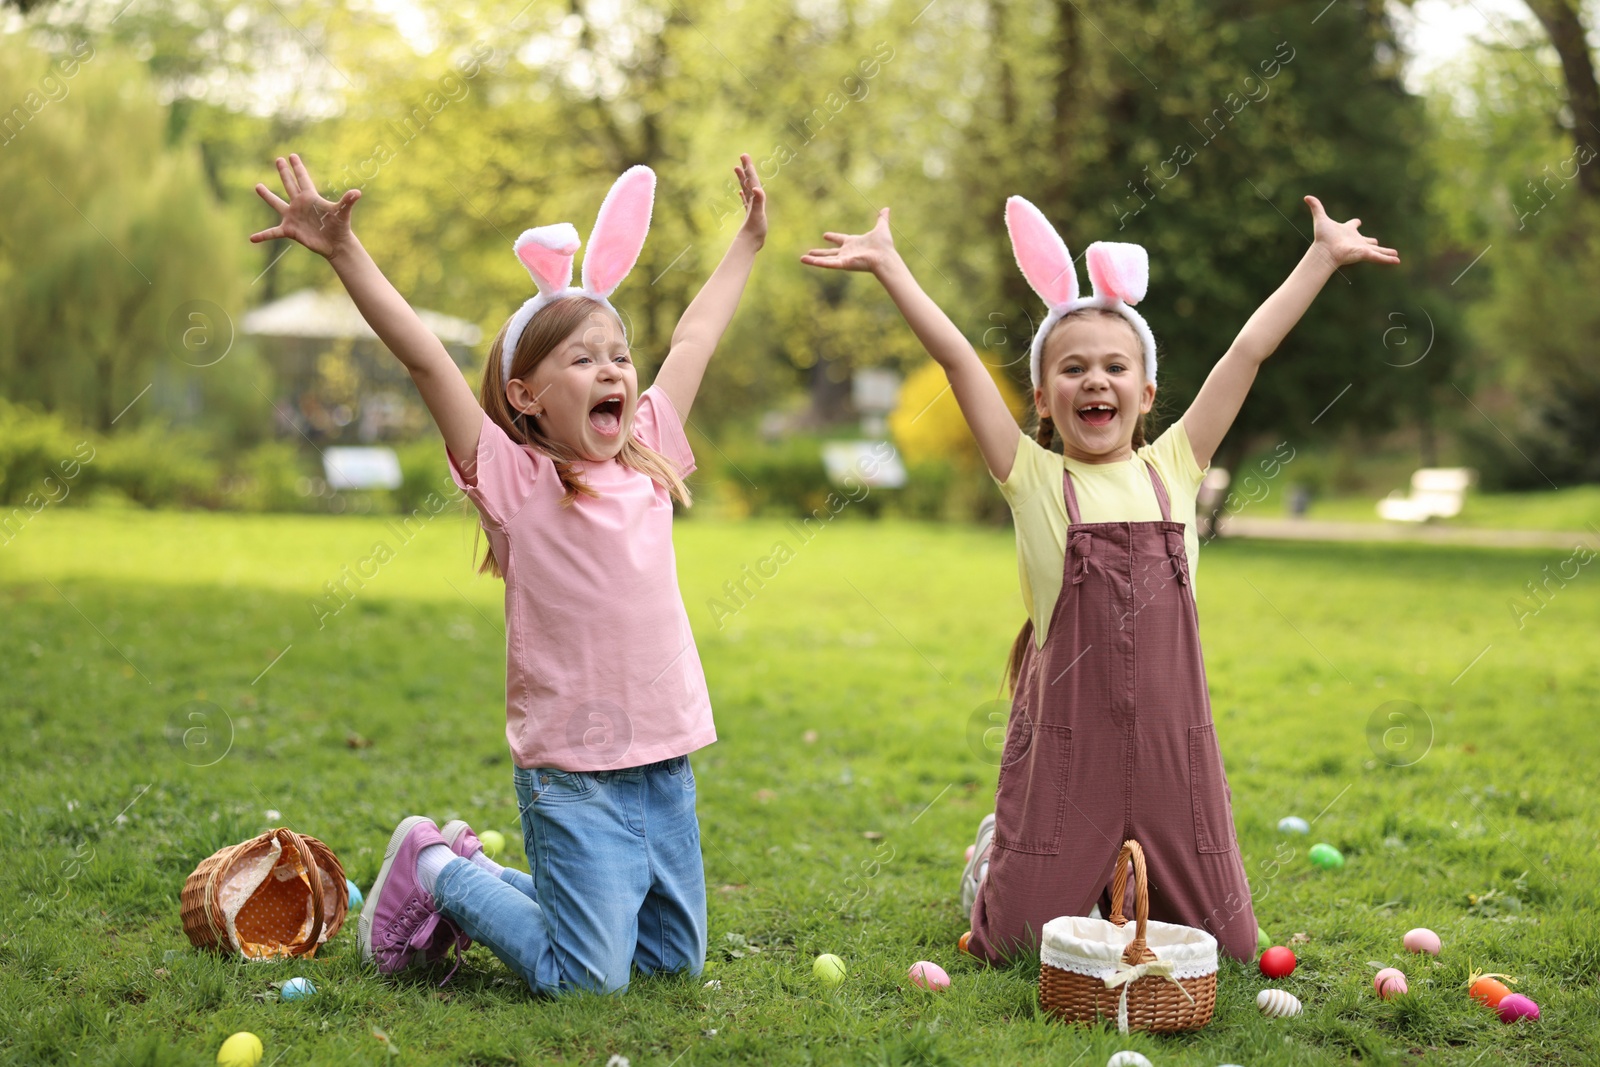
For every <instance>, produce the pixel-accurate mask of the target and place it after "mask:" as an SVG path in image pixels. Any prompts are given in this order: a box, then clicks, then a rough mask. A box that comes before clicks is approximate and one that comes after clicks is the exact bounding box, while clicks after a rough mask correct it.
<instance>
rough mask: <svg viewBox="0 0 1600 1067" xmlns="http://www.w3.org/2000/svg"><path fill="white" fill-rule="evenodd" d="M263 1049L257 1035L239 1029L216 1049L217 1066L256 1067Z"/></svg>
mask: <svg viewBox="0 0 1600 1067" xmlns="http://www.w3.org/2000/svg"><path fill="white" fill-rule="evenodd" d="M264 1051H265V1050H264V1049H263V1048H262V1047H261V1039H260V1038H259V1037H257V1036H256V1035H255V1034H252V1033H250V1032H249V1031H248V1030H241V1031H239V1032H238V1033H237V1034H234V1035H233V1036H232V1037H230V1038H228V1040H226V1041H224V1042H223V1043H222V1047H221V1048H219V1049H217V1067H256V1064H258V1063H260V1062H261V1056H262V1054H263V1052H264Z"/></svg>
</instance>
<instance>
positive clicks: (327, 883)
mask: <svg viewBox="0 0 1600 1067" xmlns="http://www.w3.org/2000/svg"><path fill="white" fill-rule="evenodd" d="M180 901H181V904H182V915H183V932H184V933H186V934H188V935H189V941H190V942H191V943H192V944H194V945H195V946H196V947H199V948H210V949H216V950H217V951H218V952H223V953H238V954H239V955H241V956H243V957H244V958H245V959H250V960H266V959H278V958H282V957H285V956H315V955H316V953H317V946H318V945H320V944H322V943H323V942H324V941H327V940H328V939H329V938H331V937H332V936H333V935H335V934H337V933H338V932H339V928H340V927H341V926H343V925H344V917H345V912H346V910H347V909H348V908H349V904H350V897H349V889H348V887H347V886H346V885H345V879H344V868H343V867H341V866H340V865H339V860H338V858H337V857H335V856H334V854H333V851H332V850H331V849H329V848H328V846H327V845H324V844H323V843H322V842H321V841H318V840H317V839H316V838H314V837H302V836H301V835H300V834H297V833H295V832H294V831H293V830H290V829H288V828H287V827H279V828H278V829H276V830H269V831H267V832H266V833H264V834H262V835H261V836H260V837H253V838H251V839H250V840H248V841H243V842H240V843H239V844H237V845H229V846H228V847H227V848H223V849H219V850H217V851H216V852H213V853H212V854H211V855H210V856H209V857H207V858H206V859H205V860H204V861H203V862H202V863H201V864H200V866H198V867H196V868H195V869H194V873H193V874H191V875H189V877H188V880H186V881H185V882H184V883H183V895H182V897H181V898H180Z"/></svg>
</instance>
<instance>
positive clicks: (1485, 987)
mask: <svg viewBox="0 0 1600 1067" xmlns="http://www.w3.org/2000/svg"><path fill="white" fill-rule="evenodd" d="M1467 992H1468V994H1469V995H1470V996H1471V997H1472V999H1473V1000H1476V1001H1477V1002H1478V1003H1479V1004H1482V1005H1484V1006H1485V1007H1490V1008H1497V1007H1499V1006H1500V1002H1501V1001H1502V1000H1504V999H1506V997H1508V996H1510V995H1511V990H1510V989H1507V988H1506V984H1505V983H1504V982H1502V981H1500V980H1499V979H1496V978H1480V979H1478V980H1477V981H1476V982H1473V983H1472V988H1471V989H1469V990H1468V991H1467Z"/></svg>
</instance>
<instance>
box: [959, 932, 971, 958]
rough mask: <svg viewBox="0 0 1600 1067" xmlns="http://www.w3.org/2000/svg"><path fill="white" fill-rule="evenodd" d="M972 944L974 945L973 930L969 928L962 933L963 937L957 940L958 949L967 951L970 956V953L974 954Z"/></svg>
mask: <svg viewBox="0 0 1600 1067" xmlns="http://www.w3.org/2000/svg"><path fill="white" fill-rule="evenodd" d="M971 945H972V931H971V930H968V931H967V932H966V933H964V934H962V935H961V939H960V940H959V941H957V942H956V951H957V952H965V953H966V954H967V955H969V956H970V955H972V948H971Z"/></svg>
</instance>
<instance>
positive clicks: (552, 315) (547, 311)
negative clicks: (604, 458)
mask: <svg viewBox="0 0 1600 1067" xmlns="http://www.w3.org/2000/svg"><path fill="white" fill-rule="evenodd" d="M597 312H604V313H606V314H613V313H612V312H611V310H610V309H609V308H607V307H606V306H605V305H604V304H602V303H600V302H599V301H598V300H594V299H592V298H590V297H587V296H579V295H573V296H564V297H561V298H560V299H558V300H552V301H551V302H550V303H548V304H546V305H545V306H544V307H542V308H540V309H539V310H538V312H537V313H535V314H534V316H533V318H531V319H530V320H528V325H527V326H526V327H525V328H524V329H523V331H522V336H521V337H519V338H517V347H516V351H514V352H512V353H511V377H512V378H526V377H527V376H528V375H530V374H532V373H533V371H534V368H536V367H537V366H538V365H539V364H540V363H542V362H544V359H545V357H546V356H548V355H550V353H551V352H554V351H555V350H556V347H557V346H558V345H560V344H561V342H562V341H565V340H566V339H567V338H568V337H570V336H572V333H573V331H574V330H576V329H578V327H580V326H582V325H583V324H584V322H585V321H586V320H588V318H589V316H591V315H593V314H595V313H597ZM613 317H614V315H613ZM510 324H511V321H510V320H509V319H507V320H506V325H505V326H501V327H500V332H499V333H498V334H496V335H495V339H494V343H493V344H491V345H490V346H489V360H488V362H487V363H486V364H485V366H484V368H483V385H482V386H481V387H480V388H479V390H478V401H479V403H481V404H482V405H483V410H484V412H485V413H486V414H487V415H488V416H489V418H490V419H492V420H493V421H494V424H495V425H496V426H498V427H500V429H502V430H504V431H505V433H506V436H507V437H509V438H511V440H513V441H515V442H517V443H518V444H523V445H527V446H528V447H530V448H533V449H534V450H535V451H538V452H541V453H543V454H544V455H546V456H548V457H549V458H550V462H551V463H552V464H553V465H554V466H555V469H556V476H557V477H558V478H560V479H561V485H562V487H563V488H564V489H565V490H566V492H565V493H564V494H563V495H562V497H561V506H562V507H568V508H569V507H571V506H572V505H573V504H575V503H576V502H577V500H578V497H580V496H593V497H597V496H599V495H600V494H599V493H598V492H597V491H596V490H595V489H594V487H593V486H591V485H589V484H588V483H587V482H585V481H584V480H583V479H582V478H581V477H579V475H578V472H577V471H575V470H574V469H573V467H572V465H573V464H574V463H576V462H578V461H579V457H578V456H576V455H574V454H573V453H572V452H571V450H569V449H567V448H565V447H564V446H562V445H560V444H557V443H556V442H555V441H552V440H551V439H550V438H549V437H547V436H546V435H545V434H544V432H543V431H542V430H540V429H539V424H538V423H537V422H536V421H535V420H534V419H533V417H532V416H529V415H526V414H524V413H522V412H520V411H518V410H516V409H515V408H513V407H512V406H511V402H510V401H509V400H507V399H506V390H505V385H504V384H503V383H505V382H507V381H508V379H507V378H506V376H505V374H504V373H503V372H502V371H501V366H502V363H501V361H502V360H503V359H504V358H505V338H506V326H509V325H510ZM618 325H619V326H620V325H621V324H620V322H619V323H618ZM617 462H618V463H621V464H622V465H623V466H624V467H627V468H629V469H630V470H635V471H638V472H639V473H640V474H643V475H645V476H646V477H648V478H649V479H650V480H651V481H653V482H655V483H656V484H657V485H659V486H661V487H662V488H664V489H666V490H667V492H669V493H671V494H672V496H673V497H674V498H675V499H676V500H677V501H678V502H679V503H680V504H682V505H683V506H684V507H688V506H689V503H690V501H689V487H688V486H686V485H684V484H683V478H682V476H680V475H679V474H678V469H677V467H676V466H674V465H673V463H672V461H671V460H669V459H667V457H666V456H663V455H662V454H661V453H659V452H657V451H656V450H655V449H653V448H649V447H647V446H646V445H644V444H642V443H641V442H640V441H639V439H638V438H637V437H635V436H633V434H632V433H631V432H630V433H629V434H628V437H627V439H626V440H625V441H623V442H622V451H620V452H618V453H617ZM474 477H476V475H475V474H474ZM478 573H479V574H485V573H487V574H492V575H494V576H495V577H496V578H504V577H505V571H504V570H503V569H502V568H501V566H500V561H499V560H498V559H496V558H495V555H494V546H493V545H492V544H487V543H486V544H485V546H484V553H483V560H482V562H481V563H480V564H479V566H478Z"/></svg>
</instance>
